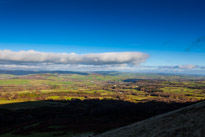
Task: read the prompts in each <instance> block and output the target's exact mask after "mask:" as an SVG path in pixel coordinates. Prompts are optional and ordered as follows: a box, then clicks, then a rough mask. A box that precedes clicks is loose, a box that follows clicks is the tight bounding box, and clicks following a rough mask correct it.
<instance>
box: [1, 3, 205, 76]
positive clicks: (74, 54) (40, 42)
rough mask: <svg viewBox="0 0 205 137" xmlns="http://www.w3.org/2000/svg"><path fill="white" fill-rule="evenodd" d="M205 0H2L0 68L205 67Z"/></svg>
mask: <svg viewBox="0 0 205 137" xmlns="http://www.w3.org/2000/svg"><path fill="white" fill-rule="evenodd" d="M204 7H205V1H204V0H0V69H31V70H33V69H46V70H48V69H50V70H52V69H56V70H76V71H77V70H79V71H87V70H99V71H102V70H109V71H110V70H117V71H134V72H167V73H169V72H170V73H171V72H172V73H199V74H205V61H204V60H205V25H204V24H205V8H204Z"/></svg>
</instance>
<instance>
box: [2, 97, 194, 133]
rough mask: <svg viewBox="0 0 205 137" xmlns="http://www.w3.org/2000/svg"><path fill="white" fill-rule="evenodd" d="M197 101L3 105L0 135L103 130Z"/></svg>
mask: <svg viewBox="0 0 205 137" xmlns="http://www.w3.org/2000/svg"><path fill="white" fill-rule="evenodd" d="M190 104H193V103H183V104H182V103H165V102H146V103H131V102H125V101H117V100H84V101H81V100H71V101H35V102H23V103H13V104H6V105H0V134H4V133H7V132H10V131H15V132H14V134H30V133H32V132H33V131H35V132H53V131H65V132H70V131H72V132H78V133H79V132H97V133H100V132H103V131H106V130H110V129H113V128H117V127H120V126H124V125H128V124H131V123H134V122H137V121H140V120H143V119H146V118H149V117H152V116H155V115H158V114H161V113H165V112H168V111H172V110H175V109H178V108H181V107H184V106H187V105H190Z"/></svg>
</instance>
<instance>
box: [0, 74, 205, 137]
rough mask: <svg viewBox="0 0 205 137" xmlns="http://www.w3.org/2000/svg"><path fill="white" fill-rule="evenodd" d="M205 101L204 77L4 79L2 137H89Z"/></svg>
mask: <svg viewBox="0 0 205 137" xmlns="http://www.w3.org/2000/svg"><path fill="white" fill-rule="evenodd" d="M204 99H205V78H204V77H200V76H186V75H162V74H134V73H117V72H107V73H105V72H96V73H83V74H76V73H74V74H72V73H69V74H68V73H53V72H52V73H36V72H35V74H20V75H19V74H15V75H13V74H0V111H1V112H0V136H5V137H13V136H19V137H20V136H32V137H33V136H39V135H41V136H73V135H81V134H83V135H88V136H89V135H91V134H96V133H101V132H103V131H107V130H110V129H113V128H117V127H120V126H123V125H128V124H131V123H134V122H137V121H140V120H143V119H146V118H148V117H151V116H154V115H158V114H161V113H164V112H168V111H171V110H174V109H177V108H180V107H183V106H187V105H190V104H193V103H195V102H199V101H201V100H204Z"/></svg>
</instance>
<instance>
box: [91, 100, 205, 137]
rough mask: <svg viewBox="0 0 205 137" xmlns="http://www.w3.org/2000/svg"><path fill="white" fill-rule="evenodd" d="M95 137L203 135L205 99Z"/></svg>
mask: <svg viewBox="0 0 205 137" xmlns="http://www.w3.org/2000/svg"><path fill="white" fill-rule="evenodd" d="M95 137H205V101H203V102H200V103H197V104H194V105H191V106H188V107H185V108H181V109H179V110H175V111H172V112H168V113H165V114H161V115H158V116H155V117H152V118H149V119H147V120H144V121H141V122H137V123H135V124H132V125H129V126H124V127H121V128H118V129H115V130H112V131H108V132H105V133H103V134H99V135H96V136H95Z"/></svg>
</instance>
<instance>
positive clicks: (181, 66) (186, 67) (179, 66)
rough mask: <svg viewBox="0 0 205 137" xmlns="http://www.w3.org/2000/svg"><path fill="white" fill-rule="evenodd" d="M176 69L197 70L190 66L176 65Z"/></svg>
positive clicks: (194, 66)
mask: <svg viewBox="0 0 205 137" xmlns="http://www.w3.org/2000/svg"><path fill="white" fill-rule="evenodd" d="M176 67H177V68H182V69H194V68H197V66H196V65H192V64H187V65H178V66H176Z"/></svg>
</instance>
